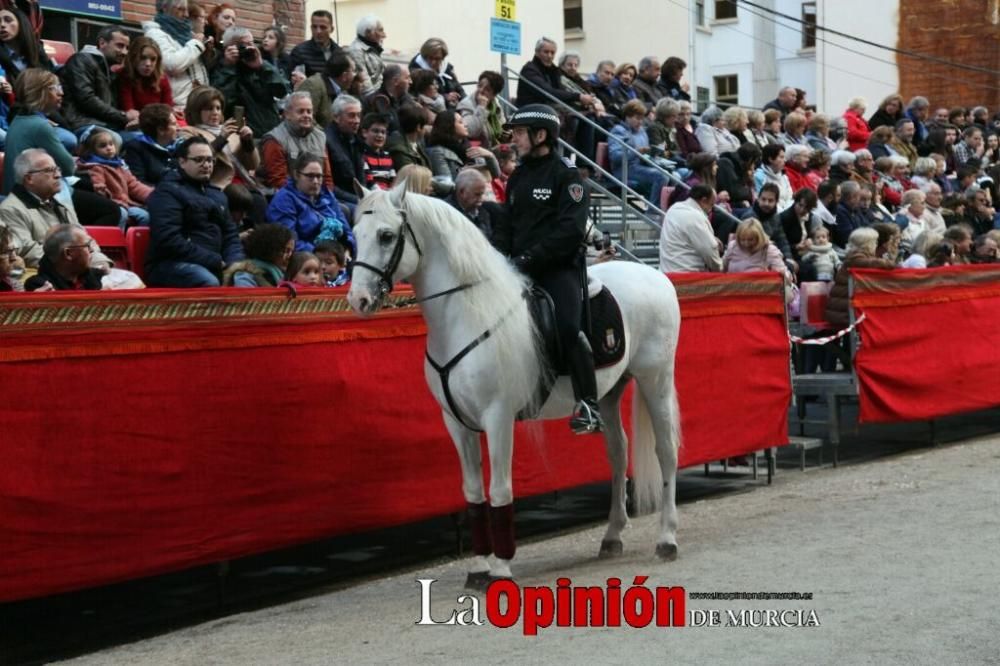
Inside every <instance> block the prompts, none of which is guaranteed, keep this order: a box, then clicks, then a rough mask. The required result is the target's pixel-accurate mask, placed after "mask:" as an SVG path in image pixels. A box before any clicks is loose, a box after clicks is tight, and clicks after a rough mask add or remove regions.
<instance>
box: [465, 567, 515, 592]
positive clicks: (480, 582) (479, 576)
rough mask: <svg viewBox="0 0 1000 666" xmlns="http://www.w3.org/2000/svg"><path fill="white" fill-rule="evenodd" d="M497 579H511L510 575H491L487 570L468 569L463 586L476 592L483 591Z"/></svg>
mask: <svg viewBox="0 0 1000 666" xmlns="http://www.w3.org/2000/svg"><path fill="white" fill-rule="evenodd" d="M498 580H513V579H512V578H511V577H510V576H491V575H490V572H489V571H470V572H469V575H468V576H466V578H465V587H466V589H469V590H475V591H476V592H485V591H486V590H488V589H489V587H490V585H492V584H493V583H495V582H497V581H498Z"/></svg>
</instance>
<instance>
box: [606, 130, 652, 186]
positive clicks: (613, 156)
mask: <svg viewBox="0 0 1000 666" xmlns="http://www.w3.org/2000/svg"><path fill="white" fill-rule="evenodd" d="M611 134H612V136H615V137H617V138H619V139H621V140H622V141H624V142H625V143H626V144H627V145H629V146H631V147H632V148H635V149H636V150H639V149H641V148H649V136H648V135H647V134H646V129H645V128H644V127H640V128H639V129H638V130H636V131H634V132H633V131H632V128H631V127H629V126H628V125H626V124H625V123H624V122H621V123H618V124H617V125H615V126H614V127H613V128H612V129H611ZM623 158H624V159H625V160H627V163H628V172H629V180H630V181H635V180H636V179H637V178H638V177H639V172H638V168H637V167H640V166H649V165H648V164H642V163H641V162H640V160H639V156H638V155H636V154H635V153H633V152H632V151H631V150H626V149H625V147H624V146H622V144H621V142H620V141H614V140H610V141H608V159H609V161H610V162H611V173H612V174H613V175H614V177H615V178H617V179H619V180H621V177H622V159H623Z"/></svg>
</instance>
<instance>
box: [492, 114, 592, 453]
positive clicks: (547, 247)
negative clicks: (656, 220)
mask: <svg viewBox="0 0 1000 666" xmlns="http://www.w3.org/2000/svg"><path fill="white" fill-rule="evenodd" d="M515 127H524V128H526V129H528V130H529V131H534V130H539V129H542V130H545V131H546V138H545V139H544V140H543V141H544V142H545V144H546V145H548V147H549V150H548V151H547V153H546V154H545V155H538V154H537V152H538V151H537V150H535V149H534V148H537V147H538V146H537V145H536V144H535V143H534V141H535V138H533V137H534V136H535V135H529V137H532V138H531V141H532V146H533V150H532V152H531V154H529V155H525V156H523V157H522V162H521V164H520V165H519V166H518V167H517V169H515V170H514V173H512V174H511V176H510V180H509V181H508V182H507V202H506V204H505V207H504V209H503V215H499V216H497V217H498V219H497V221H496V223H495V224H494V227H493V238H492V242H493V245H494V246H495V247H496V248H497V249H498V250H499V251H500V252H502V253H503V254H505V255H507V256H508V257H510V258H511V261H512V262H513V263H514V265H515V266H517V267H518V268H519V269H520V270H522V271H523V272H524V273H526V274H527V275H528V276H529V277H531V279H532V280H533V281H534V283H535V284H536V285H537V286H539V287H541V288H542V289H544V290H545V291H546V292H548V294H549V296H551V297H552V302H553V304H554V305H555V320H556V321H555V324H556V329H557V333H558V335H559V341H560V345H561V347H562V350H563V354H564V357H565V358H563V359H558V360H557V361H558V362H559V364H560V365H562V364H563V363H566V364H568V365H569V374H570V379H571V380H572V382H573V394H574V396H575V397H576V400H577V401H578V402H577V407H576V409H575V410H574V413H573V416H572V417H571V418H570V428H572V430H573V431H574V432H576V433H578V434H584V433H588V432H595V431H598V430H600V429H601V428H602V427H603V423H602V421H601V417H600V413H599V411H598V406H597V380H596V378H595V375H594V357H593V355H592V354H591V351H590V347H589V345H588V343H587V340H586V338H584V337H583V336H582V335H581V334H580V328H581V325H582V324H583V321H582V319H583V305H584V301H583V299H584V290H585V289H586V285H585V284H584V282H585V280H584V277H583V276H584V261H585V259H584V252H583V250H584V247H583V242H584V238H585V237H586V235H587V211H588V208H589V203H590V201H589V197H588V196H587V188H586V187H585V186H584V184H583V181H582V179H581V178H580V174H579V172H577V170H576V169H575V168H573V167H570V166H568V165H567V164H566V163H565V162H563V161H562V158H560V157H559V155H558V154H557V153H556V151H555V144H556V137H558V136H559V116H558V115H556V113H555V111H553V110H552V108H551V107H548V106H545V105H544V104H527V105H525V106H522V107H521V108H520V109H518V110H517V111H515V112H514V114H513V115H512V116H511V117H510V119H509V120H508V122H507V124H506V125H505V128H508V129H511V128H515Z"/></svg>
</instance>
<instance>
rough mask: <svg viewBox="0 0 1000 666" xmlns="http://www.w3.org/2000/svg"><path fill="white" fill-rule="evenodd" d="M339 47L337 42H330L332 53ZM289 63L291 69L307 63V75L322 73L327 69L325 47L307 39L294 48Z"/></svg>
mask: <svg viewBox="0 0 1000 666" xmlns="http://www.w3.org/2000/svg"><path fill="white" fill-rule="evenodd" d="M338 48H340V47H339V46H337V42H334V41H331V42H330V53H331V54H333V52H334V51H336V50H337V49H338ZM288 64H289V67H290V69H295V68H296V67H298V66H299V65H305V66H306V76H312V75H313V74H322V73H323V72H325V71H326V55H325V54H324V53H323V48H322V47H321V46H320V45H319V44H317V43H316V41H315V40H313V39H307V40H306V41H304V42H302V43H301V44H299V45H298V46H296V47H295V48H294V49H292V53H291V55H290V56H289V63H288ZM355 64H357V63H355ZM358 66H360V65H358Z"/></svg>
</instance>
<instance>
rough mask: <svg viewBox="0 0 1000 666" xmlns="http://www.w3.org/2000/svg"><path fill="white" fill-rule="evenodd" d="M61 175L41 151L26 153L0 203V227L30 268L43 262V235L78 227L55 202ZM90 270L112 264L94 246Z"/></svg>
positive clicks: (70, 214)
mask: <svg viewBox="0 0 1000 666" xmlns="http://www.w3.org/2000/svg"><path fill="white" fill-rule="evenodd" d="M61 176H62V173H61V172H60V171H59V167H58V166H56V163H55V160H54V159H52V156H51V155H49V154H48V153H47V152H45V151H44V150H42V149H40V148H31V149H28V150H25V151H24V152H23V153H21V154H20V155H18V156H17V158H16V159H15V160H14V182H15V183H16V184H15V185H14V187H13V189H12V190H11V192H10V196H8V197H7V198H6V199H4V200H3V203H0V224H4V225H5V226H7V227H8V228H9V229H10V232H11V234H12V235H13V246H14V248H15V249H16V250H17V253H18V255H20V256H21V257H22V258H23V259H24V263H25V265H27V266H29V267H32V268H34V267H36V266H38V262H39V261H40V260H41V258H42V254H43V247H42V244H43V242H44V240H45V235H46V234H47V233H48V231H49V230H50V229H51V228H52V227H54V226H57V225H60V224H69V225H76V226H79V224H80V223H79V221H78V220H77V217H76V213H75V212H74V211H72V210H70V209H69V208H66V207H65V206H64V205H62V204H61V203H59V202H58V201H56V199H55V195H56V194H58V193H59V190H60V189H62V180H61ZM90 261H91V266H92V267H93V268H100V269H104V270H106V269H107V268H108V267H110V266H111V260H110V259H108V257H107V256H105V255H104V254H102V253H101V252H100V248H98V247H97V246H96V245H95V249H94V252H93V253H91V257H90Z"/></svg>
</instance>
